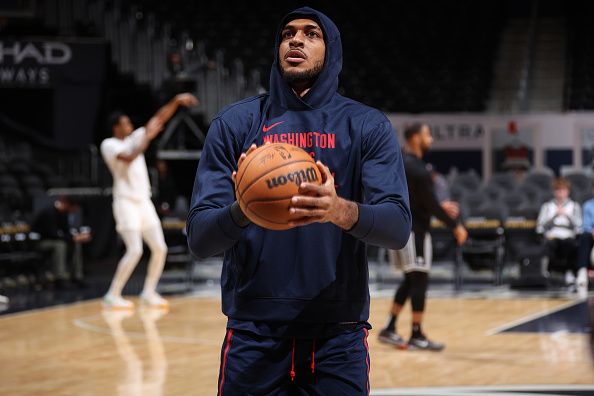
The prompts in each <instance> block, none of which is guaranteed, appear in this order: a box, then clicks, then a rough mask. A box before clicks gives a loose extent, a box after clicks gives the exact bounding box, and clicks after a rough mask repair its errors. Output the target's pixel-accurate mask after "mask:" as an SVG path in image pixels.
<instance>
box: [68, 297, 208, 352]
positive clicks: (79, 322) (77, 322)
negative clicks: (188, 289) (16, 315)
mask: <svg viewBox="0 0 594 396" xmlns="http://www.w3.org/2000/svg"><path fill="white" fill-rule="evenodd" d="M189 299H200V298H199V297H198V298H197V297H195V296H191V295H183V296H180V297H179V298H176V299H175V300H174V301H173V302H172V303H170V306H176V305H179V304H181V303H182V302H183V300H189ZM99 300H100V299H99ZM133 312H134V314H133V315H131V317H132V316H135V315H136V310H134V311H133ZM101 317H102V314H100V313H99V314H95V315H88V316H82V317H79V318H77V319H73V320H72V324H73V325H74V326H76V327H78V328H79V329H83V330H87V331H92V332H94V333H99V334H108V335H111V336H113V335H114V332H113V331H112V330H111V329H110V328H109V325H107V328H106V327H102V326H97V325H93V324H90V323H88V322H87V321H88V320H89V319H91V318H93V319H95V318H101ZM124 334H125V335H126V337H128V338H132V339H136V340H148V337H147V336H146V333H145V332H139V331H125V330H124ZM159 340H160V341H166V342H173V343H178V344H194V345H207V346H216V347H220V342H219V341H211V340H207V339H204V338H188V337H176V336H167V335H160V334H159Z"/></svg>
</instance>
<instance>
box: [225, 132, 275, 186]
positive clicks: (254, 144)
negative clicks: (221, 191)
mask: <svg viewBox="0 0 594 396" xmlns="http://www.w3.org/2000/svg"><path fill="white" fill-rule="evenodd" d="M264 144H269V143H268V142H266V143H264ZM257 148H258V146H256V143H252V145H251V146H250V148H248V151H246V152H245V153H241V155H240V156H239V159H238V160H237V169H239V167H240V166H241V164H242V163H243V161H245V157H247V156H248V155H250V154H251V153H252V152H253V151H254V150H256V149H257ZM236 178H237V170H234V171H233V173H232V174H231V179H233V184H235V185H237V181H236V180H235V179H236Z"/></svg>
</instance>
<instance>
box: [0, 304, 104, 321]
mask: <svg viewBox="0 0 594 396" xmlns="http://www.w3.org/2000/svg"><path fill="white" fill-rule="evenodd" d="M100 300H101V299H97V298H93V299H91V300H82V301H73V302H69V303H63V304H56V305H50V306H47V307H41V308H33V309H26V310H24V311H19V312H10V313H7V314H1V315H0V321H1V320H2V319H10V318H14V317H18V316H27V315H33V314H36V313H40V312H44V311H51V310H52V309H62V308H64V307H67V306H68V307H71V306H77V305H85V304H90V303H95V302H97V301H100Z"/></svg>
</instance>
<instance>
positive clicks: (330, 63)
mask: <svg viewBox="0 0 594 396" xmlns="http://www.w3.org/2000/svg"><path fill="white" fill-rule="evenodd" d="M295 19H311V20H314V21H316V22H317V23H318V24H319V25H320V28H321V29H322V31H323V33H324V42H325V44H326V54H325V59H324V67H323V68H322V71H321V72H320V74H319V76H318V78H317V80H316V81H315V82H314V84H313V86H312V87H311V89H310V90H309V92H308V93H307V94H306V95H305V96H303V97H301V98H300V97H298V96H297V95H296V94H295V93H294V92H293V90H292V89H291V87H290V86H289V84H287V82H286V81H285V80H284V78H283V75H282V73H281V71H280V65H279V61H278V49H279V45H280V42H281V32H282V30H283V28H284V27H285V25H286V24H287V23H289V22H290V21H292V20H295ZM341 70H342V43H341V41H340V32H339V31H338V28H337V27H336V25H335V24H334V22H332V20H331V19H330V18H328V17H327V16H326V15H324V14H322V13H321V12H319V11H317V10H314V9H313V8H309V7H302V8H298V9H296V10H294V11H291V12H290V13H288V14H287V15H285V17H284V18H283V19H282V20H281V23H280V24H279V26H278V28H277V30H276V37H275V40H274V62H273V64H272V69H271V71H270V97H271V99H272V102H273V103H274V104H280V105H281V106H282V107H284V108H286V109H295V110H298V109H302V110H304V109H316V108H320V107H322V106H323V105H324V104H325V103H327V102H328V101H329V100H330V99H331V98H332V96H333V95H334V94H335V93H336V90H337V89H338V75H339V74H340V71H341Z"/></svg>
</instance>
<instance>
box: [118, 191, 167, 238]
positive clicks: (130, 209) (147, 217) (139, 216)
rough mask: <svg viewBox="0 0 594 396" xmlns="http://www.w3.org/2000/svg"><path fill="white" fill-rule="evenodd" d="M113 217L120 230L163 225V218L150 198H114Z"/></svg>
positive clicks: (143, 228)
mask: <svg viewBox="0 0 594 396" xmlns="http://www.w3.org/2000/svg"><path fill="white" fill-rule="evenodd" d="M113 217H114V218H115V222H116V230H117V231H118V232H121V231H142V230H147V229H150V228H153V227H161V220H160V219H159V216H158V215H157V211H156V210H155V205H153V202H152V201H151V200H150V199H143V200H140V201H136V200H134V199H129V198H114V199H113Z"/></svg>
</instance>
